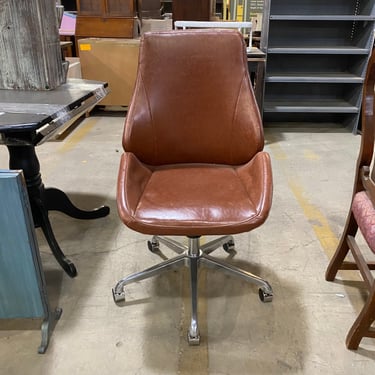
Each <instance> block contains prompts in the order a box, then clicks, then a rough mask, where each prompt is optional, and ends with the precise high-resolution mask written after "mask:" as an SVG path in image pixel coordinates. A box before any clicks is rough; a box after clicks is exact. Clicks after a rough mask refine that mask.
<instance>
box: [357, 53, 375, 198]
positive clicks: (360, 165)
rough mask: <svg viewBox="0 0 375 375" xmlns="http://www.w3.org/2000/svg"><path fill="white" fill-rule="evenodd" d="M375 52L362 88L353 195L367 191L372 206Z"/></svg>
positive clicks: (374, 193) (374, 180) (374, 176)
mask: <svg viewBox="0 0 375 375" xmlns="http://www.w3.org/2000/svg"><path fill="white" fill-rule="evenodd" d="M374 86H375V52H374V51H373V53H372V55H371V57H370V60H369V62H368V66H367V71H366V79H365V84H364V88H363V97H362V113H361V115H362V116H361V118H362V122H361V132H362V137H361V148H360V151H359V155H358V159H357V172H356V173H357V176H356V178H355V186H354V189H353V197H354V195H355V194H356V193H357V192H358V191H361V190H367V192H368V194H369V196H370V198H371V200H372V202H373V204H375V168H374V167H373V164H374V155H373V154H374V141H375V93H374Z"/></svg>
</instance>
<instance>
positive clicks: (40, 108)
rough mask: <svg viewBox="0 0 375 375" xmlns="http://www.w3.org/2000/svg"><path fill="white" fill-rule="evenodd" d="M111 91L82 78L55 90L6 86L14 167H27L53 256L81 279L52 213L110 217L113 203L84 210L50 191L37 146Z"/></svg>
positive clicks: (1, 100) (5, 125)
mask: <svg viewBox="0 0 375 375" xmlns="http://www.w3.org/2000/svg"><path fill="white" fill-rule="evenodd" d="M106 95H107V84H106V83H103V82H95V81H87V80H81V79H70V80H68V81H67V83H66V84H63V85H61V86H59V87H58V88H56V89H54V90H51V91H18V90H0V143H1V144H4V145H6V146H7V148H8V151H9V168H10V169H15V170H18V169H22V170H23V173H24V177H25V180H26V186H27V191H28V195H29V200H30V206H31V211H32V216H33V220H34V225H35V227H41V229H42V231H43V233H44V236H45V237H46V240H47V242H48V244H49V246H50V248H51V250H52V253H53V255H54V256H55V258H56V260H57V261H58V263H59V264H60V265H61V267H62V268H63V269H64V270H65V272H66V273H67V274H68V275H69V276H70V277H75V276H76V275H77V270H76V267H75V266H74V264H73V263H72V262H71V261H70V260H69V259H67V258H66V257H65V255H64V253H63V252H62V250H61V249H60V246H59V244H58V243H57V241H56V238H55V236H54V233H53V230H52V226H51V223H50V221H49V218H48V211H50V210H57V211H61V212H63V213H65V214H67V215H69V216H71V217H74V218H77V219H96V218H100V217H104V216H106V215H108V214H109V207H106V206H102V207H99V208H96V209H94V210H92V211H83V210H81V209H79V208H77V207H75V206H74V205H73V204H72V202H71V201H70V199H69V198H68V196H67V195H66V194H65V193H64V192H63V191H61V190H59V189H55V188H48V189H46V188H45V187H44V185H43V182H42V177H41V174H40V165H39V160H38V157H37V154H36V150H35V148H36V146H37V145H40V144H42V143H43V142H45V141H46V140H48V139H49V138H51V137H52V136H53V135H54V134H55V133H56V132H57V130H58V129H60V128H61V127H62V126H63V125H64V124H65V123H66V122H68V121H71V120H72V119H74V118H78V117H79V116H81V115H82V114H83V113H85V112H86V111H88V110H90V109H91V108H92V107H93V106H95V105H96V104H97V103H98V102H99V101H100V100H101V99H102V98H104V97H105V96H106Z"/></svg>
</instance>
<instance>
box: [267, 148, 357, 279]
mask: <svg viewBox="0 0 375 375" xmlns="http://www.w3.org/2000/svg"><path fill="white" fill-rule="evenodd" d="M269 148H270V149H271V151H272V154H273V155H274V157H275V158H276V159H277V160H280V161H281V162H282V161H283V160H287V158H288V157H287V154H286V153H285V152H284V150H282V148H281V146H280V144H279V143H277V142H274V143H272V144H270V146H269ZM306 154H307V155H308V156H307V155H306ZM311 155H313V154H312V153H311V152H307V153H305V157H306V158H307V159H309V160H315V159H317V158H315V157H311ZM284 174H285V175H286V177H287V180H288V186H289V188H290V190H291V192H292V193H293V195H294V197H295V198H296V200H297V202H298V204H299V206H300V207H301V208H302V210H303V213H304V215H305V217H306V218H307V220H308V221H309V222H310V224H311V226H312V228H313V230H314V233H315V235H316V238H317V239H318V241H319V242H320V245H321V247H322V249H323V250H324V252H325V254H326V255H327V257H328V259H329V260H330V259H331V258H332V256H333V254H334V253H335V251H336V248H337V246H338V243H339V238H337V236H336V235H335V233H334V232H333V230H332V229H331V226H330V225H329V222H328V220H327V218H326V217H325V216H324V214H323V213H322V212H321V211H320V209H319V208H318V207H316V206H315V205H313V204H312V203H310V201H309V199H308V198H306V197H305V191H304V189H303V187H302V185H301V184H300V183H299V181H298V177H297V176H289V175H288V172H287V169H286V168H284ZM345 219H346V217H345V218H344V220H345ZM344 278H345V279H346V280H361V277H360V276H359V274H358V272H356V271H345V275H344Z"/></svg>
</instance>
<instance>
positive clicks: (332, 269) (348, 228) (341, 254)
mask: <svg viewBox="0 0 375 375" xmlns="http://www.w3.org/2000/svg"><path fill="white" fill-rule="evenodd" d="M357 230H358V225H357V222H356V221H355V219H354V216H353V213H352V211H350V212H349V215H348V218H347V220H346V225H345V229H344V232H343V234H342V236H341V239H340V243H339V245H338V247H337V249H336V251H335V254H334V255H333V257H332V259H331V261H330V262H329V265H328V267H327V271H326V280H327V281H333V280H334V279H335V277H336V274H337V271H338V270H339V269H340V268H341V265H342V263H343V262H344V259H345V257H346V256H347V254H348V252H349V245H348V243H347V240H346V239H347V236H348V235H349V236H353V237H355V235H356V233H357Z"/></svg>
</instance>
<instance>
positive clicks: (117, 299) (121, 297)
mask: <svg viewBox="0 0 375 375" xmlns="http://www.w3.org/2000/svg"><path fill="white" fill-rule="evenodd" d="M112 297H113V300H114V301H115V303H118V302H123V301H125V292H124V291H122V292H121V293H116V291H115V289H112Z"/></svg>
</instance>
